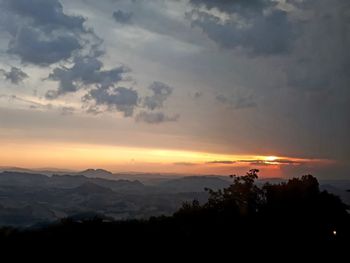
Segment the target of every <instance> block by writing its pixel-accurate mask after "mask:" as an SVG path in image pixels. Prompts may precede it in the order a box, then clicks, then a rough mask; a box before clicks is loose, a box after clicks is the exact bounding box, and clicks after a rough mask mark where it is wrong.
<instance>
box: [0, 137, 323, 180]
mask: <svg viewBox="0 0 350 263" xmlns="http://www.w3.org/2000/svg"><path fill="white" fill-rule="evenodd" d="M0 160H1V163H0V166H20V167H28V168H43V164H45V167H57V168H69V169H86V168H89V167H99V168H105V169H110V170H112V171H115V172H121V171H138V172H141V171H147V172H177V173H190V172H195V173H206V172H214V171H216V172H218V173H229V172H230V171H233V169H234V168H235V169H236V168H240V169H242V168H243V169H248V168H249V167H257V168H259V167H260V166H262V167H263V168H264V169H265V170H267V171H269V170H270V171H271V170H276V169H277V168H278V167H280V166H283V165H289V164H294V165H301V164H307V163H321V162H323V161H324V160H310V159H303V158H290V157H277V156H260V155H234V154H220V153H206V152H195V151H184V150H169V149H152V148H136V147H110V146H101V145H87V144H64V143H59V144H52V143H51V144H50V143H48V144H43V145H38V144H23V145H21V147H16V145H14V144H11V143H8V144H5V145H3V147H2V151H1V152H0Z"/></svg>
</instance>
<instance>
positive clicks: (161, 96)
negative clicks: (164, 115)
mask: <svg viewBox="0 0 350 263" xmlns="http://www.w3.org/2000/svg"><path fill="white" fill-rule="evenodd" d="M148 88H149V89H150V90H151V91H152V92H153V94H152V95H151V96H146V97H145V98H144V99H143V105H144V107H146V108H147V109H149V110H155V109H159V108H162V107H163V103H164V102H165V101H166V100H167V98H168V97H169V96H170V95H171V93H172V91H173V89H172V88H171V87H170V86H168V85H167V84H164V83H162V82H159V81H155V82H153V83H152V84H151V85H150V86H149V87H148Z"/></svg>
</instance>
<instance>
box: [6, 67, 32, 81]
mask: <svg viewBox="0 0 350 263" xmlns="http://www.w3.org/2000/svg"><path fill="white" fill-rule="evenodd" d="M1 74H2V75H3V76H4V77H5V79H6V80H8V81H10V82H11V83H13V84H18V83H20V82H21V81H23V80H24V79H25V78H28V75H27V74H26V73H25V72H23V71H22V70H21V69H19V68H16V67H11V69H10V70H9V71H6V70H4V69H0V75H1Z"/></svg>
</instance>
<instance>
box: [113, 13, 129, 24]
mask: <svg viewBox="0 0 350 263" xmlns="http://www.w3.org/2000/svg"><path fill="white" fill-rule="evenodd" d="M132 15H133V13H131V12H125V11H122V10H117V11H114V12H113V18H114V20H115V21H116V22H117V23H120V24H130V23H131V18H132Z"/></svg>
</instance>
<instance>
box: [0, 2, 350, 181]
mask: <svg viewBox="0 0 350 263" xmlns="http://www.w3.org/2000/svg"><path fill="white" fill-rule="evenodd" d="M349 46H350V2H349V1H348V0H249V1H248V0H231V1H230V0H216V1H211V0H101V1H94V0H0V145H1V146H0V150H1V151H0V166H20V167H27V168H43V167H54V168H65V169H86V168H104V169H108V170H111V171H113V172H125V171H134V172H159V173H160V172H162V173H163V172H169V173H188V174H194V173H195V174H232V173H244V172H245V171H247V170H248V169H251V168H257V169H260V170H261V171H262V175H263V176H273V177H275V176H286V177H290V176H299V175H302V174H309V173H311V174H313V175H315V176H318V177H321V178H350V175H349V172H348V171H349V168H350V162H349V157H350V140H349V134H350V114H349V113H350V88H349V83H350V74H349V73H350V52H349Z"/></svg>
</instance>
